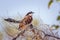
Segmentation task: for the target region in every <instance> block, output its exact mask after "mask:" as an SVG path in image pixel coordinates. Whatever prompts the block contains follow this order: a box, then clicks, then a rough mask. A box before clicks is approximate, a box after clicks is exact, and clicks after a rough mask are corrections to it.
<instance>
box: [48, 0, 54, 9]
mask: <svg viewBox="0 0 60 40" xmlns="http://www.w3.org/2000/svg"><path fill="white" fill-rule="evenodd" d="M52 3H53V0H50V1H49V3H48V8H50V6H51V5H52Z"/></svg>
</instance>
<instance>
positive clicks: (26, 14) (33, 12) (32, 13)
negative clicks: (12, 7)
mask: <svg viewBox="0 0 60 40" xmlns="http://www.w3.org/2000/svg"><path fill="white" fill-rule="evenodd" d="M33 13H34V12H32V11H30V12H28V13H27V14H26V16H27V15H29V14H33Z"/></svg>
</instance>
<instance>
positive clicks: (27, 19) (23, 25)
mask: <svg viewBox="0 0 60 40" xmlns="http://www.w3.org/2000/svg"><path fill="white" fill-rule="evenodd" d="M33 13H34V12H32V11H30V12H28V13H27V14H26V15H25V17H24V18H23V19H22V21H21V22H20V23H19V28H18V29H22V30H24V29H26V27H27V25H28V24H31V22H32V20H33V17H32V15H33ZM31 25H32V24H31Z"/></svg>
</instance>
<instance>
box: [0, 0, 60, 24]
mask: <svg viewBox="0 0 60 40" xmlns="http://www.w3.org/2000/svg"><path fill="white" fill-rule="evenodd" d="M48 2H49V0H0V17H7V16H9V17H13V16H16V15H19V14H18V12H19V13H20V15H22V16H23V15H24V14H26V13H27V12H28V11H33V12H35V14H36V15H38V16H37V17H39V16H40V18H41V19H42V20H43V22H44V23H45V24H59V22H57V21H56V18H57V16H58V14H59V13H58V12H59V11H60V3H59V2H56V1H54V3H53V4H52V6H51V8H50V9H48ZM7 12H8V13H7Z"/></svg>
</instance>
